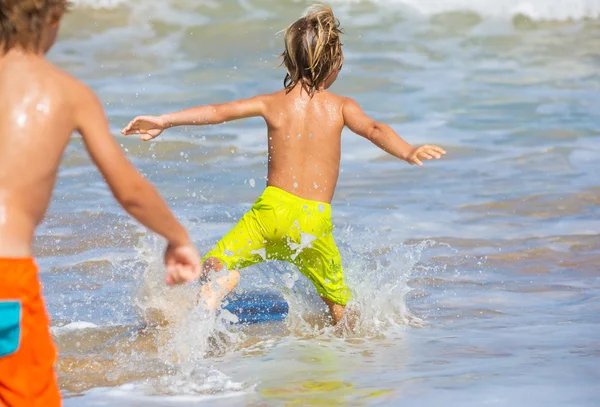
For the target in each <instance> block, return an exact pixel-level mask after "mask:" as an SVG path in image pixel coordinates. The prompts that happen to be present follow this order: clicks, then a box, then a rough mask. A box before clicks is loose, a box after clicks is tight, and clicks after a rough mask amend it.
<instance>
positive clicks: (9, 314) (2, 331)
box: [0, 301, 21, 357]
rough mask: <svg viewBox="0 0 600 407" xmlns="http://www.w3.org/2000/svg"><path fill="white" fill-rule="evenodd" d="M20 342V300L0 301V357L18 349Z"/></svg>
mask: <svg viewBox="0 0 600 407" xmlns="http://www.w3.org/2000/svg"><path fill="white" fill-rule="evenodd" d="M20 343H21V302H20V301H0V357H4V356H8V355H10V354H12V353H15V352H16V351H17V350H18V349H19V344H20Z"/></svg>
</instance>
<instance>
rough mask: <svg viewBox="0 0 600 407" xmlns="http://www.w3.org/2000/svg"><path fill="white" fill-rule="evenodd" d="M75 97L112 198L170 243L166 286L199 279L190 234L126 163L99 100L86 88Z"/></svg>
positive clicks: (92, 153) (82, 130) (79, 121)
mask: <svg viewBox="0 0 600 407" xmlns="http://www.w3.org/2000/svg"><path fill="white" fill-rule="evenodd" d="M76 96H77V98H76V100H77V105H76V106H77V107H76V110H75V120H76V122H77V130H78V131H79V133H81V135H82V136H83V141H84V143H85V145H86V148H87V150H88V152H89V154H90V156H91V158H92V160H93V161H94V163H95V164H96V166H97V167H98V169H99V170H100V172H101V173H102V175H103V176H104V179H105V180H106V182H107V183H108V186H109V187H110V189H111V191H112V193H113V195H114V196H115V198H116V199H117V201H118V202H119V203H120V204H121V206H123V208H124V209H125V210H126V211H127V212H128V213H129V214H130V215H131V216H133V217H134V218H135V219H137V220H138V221H139V222H140V223H141V224H143V225H144V226H146V227H147V228H149V229H150V230H152V231H154V232H156V233H158V234H159V235H162V236H163V237H164V238H165V239H167V241H168V247H167V251H166V253H165V266H166V269H167V283H168V284H173V283H181V282H185V281H191V280H193V279H196V278H198V276H199V275H200V258H199V256H198V253H197V252H196V249H195V248H194V246H193V244H192V243H191V241H190V238H189V236H188V233H187V231H186V230H185V229H184V227H183V226H181V224H180V223H179V222H178V221H177V219H175V216H173V214H172V213H171V211H170V210H169V208H168V207H167V205H166V204H165V202H164V201H163V199H162V198H161V197H160V195H159V194H158V192H157V191H156V189H154V187H153V186H152V184H150V183H149V182H148V181H147V180H146V179H144V177H142V176H141V175H140V173H139V172H137V170H136V169H135V167H134V166H133V165H132V164H131V163H130V162H129V160H127V158H126V157H125V155H124V154H123V151H122V150H121V148H120V147H119V145H118V144H117V142H116V140H115V139H114V138H113V137H112V135H111V134H110V131H109V128H108V121H107V120H106V117H105V115H104V110H103V108H102V105H101V104H100V102H99V100H98V99H97V98H96V96H95V95H94V94H93V93H92V92H91V90H89V89H88V88H87V87H85V86H83V85H81V89H80V91H79V92H78V93H77V95H76Z"/></svg>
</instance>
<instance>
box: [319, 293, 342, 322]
mask: <svg viewBox="0 0 600 407" xmlns="http://www.w3.org/2000/svg"><path fill="white" fill-rule="evenodd" d="M321 298H322V299H323V301H325V304H327V306H328V307H329V312H330V313H331V317H332V318H333V322H334V325H337V324H338V322H340V320H341V319H342V317H343V316H344V310H345V309H346V307H345V306H343V305H340V304H336V303H335V302H333V301H331V300H328V299H327V298H323V297H321Z"/></svg>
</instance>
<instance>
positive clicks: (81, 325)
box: [50, 321, 98, 335]
mask: <svg viewBox="0 0 600 407" xmlns="http://www.w3.org/2000/svg"><path fill="white" fill-rule="evenodd" d="M94 328H98V325H96V324H94V323H92V322H86V321H76V322H71V323H69V324H67V325H63V326H53V327H52V328H50V331H51V332H52V334H53V335H61V334H64V333H66V332H72V331H80V330H83V329H94Z"/></svg>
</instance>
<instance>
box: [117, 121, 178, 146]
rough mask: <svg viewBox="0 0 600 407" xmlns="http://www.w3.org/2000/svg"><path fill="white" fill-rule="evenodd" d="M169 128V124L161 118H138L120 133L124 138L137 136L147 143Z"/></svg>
mask: <svg viewBox="0 0 600 407" xmlns="http://www.w3.org/2000/svg"><path fill="white" fill-rule="evenodd" d="M169 127H170V126H169V122H168V121H167V120H166V119H165V118H163V117H162V116H138V117H136V118H135V119H133V120H132V121H130V122H129V124H128V125H127V126H125V128H124V129H123V130H122V131H121V133H122V134H124V135H126V136H129V135H131V134H139V135H140V138H141V139H142V140H144V141H148V140H152V139H153V138H156V137H158V136H159V135H160V133H162V132H163V130H164V129H166V128H169Z"/></svg>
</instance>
